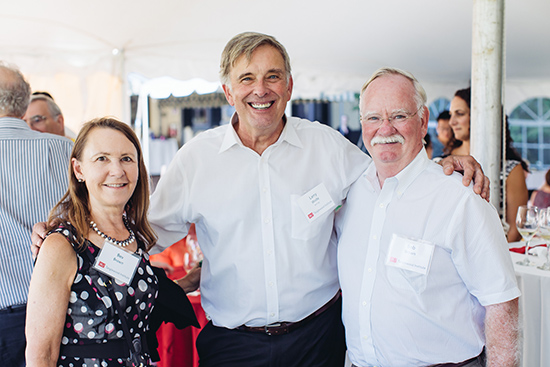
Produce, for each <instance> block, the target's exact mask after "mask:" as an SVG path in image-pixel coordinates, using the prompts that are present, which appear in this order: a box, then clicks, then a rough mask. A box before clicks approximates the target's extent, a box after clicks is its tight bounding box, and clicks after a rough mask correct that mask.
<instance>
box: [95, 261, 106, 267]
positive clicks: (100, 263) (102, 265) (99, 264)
mask: <svg viewBox="0 0 550 367" xmlns="http://www.w3.org/2000/svg"><path fill="white" fill-rule="evenodd" d="M97 266H99V267H100V268H104V267H105V263H104V262H103V261H100V262H98V263H97Z"/></svg>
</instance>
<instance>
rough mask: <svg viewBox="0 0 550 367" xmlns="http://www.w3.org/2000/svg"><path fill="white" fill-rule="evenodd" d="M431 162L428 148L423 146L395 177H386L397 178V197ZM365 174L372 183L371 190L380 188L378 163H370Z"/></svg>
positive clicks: (369, 186)
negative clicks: (427, 151)
mask: <svg viewBox="0 0 550 367" xmlns="http://www.w3.org/2000/svg"><path fill="white" fill-rule="evenodd" d="M429 162H430V159H429V158H428V154H427V153H426V150H425V149H424V148H422V150H421V151H420V152H418V154H417V155H416V157H415V158H414V159H413V160H412V162H411V163H409V164H408V165H407V166H406V167H405V168H403V169H402V170H401V172H399V173H398V174H397V175H395V176H393V177H388V178H387V179H386V182H387V181H388V180H397V188H396V192H397V197H401V195H403V194H404V193H405V190H407V188H408V187H409V185H410V184H411V183H412V182H413V181H414V180H415V179H416V177H418V175H419V174H420V173H421V172H422V171H423V170H424V169H425V168H426V167H427V166H428V164H429ZM363 176H364V177H365V178H366V179H367V180H368V181H369V182H370V185H367V187H368V188H369V190H372V191H373V192H374V191H379V190H380V183H379V181H378V175H377V172H376V165H375V164H374V162H373V163H371V164H370V165H369V167H368V168H367V170H366V171H365V173H364V174H363Z"/></svg>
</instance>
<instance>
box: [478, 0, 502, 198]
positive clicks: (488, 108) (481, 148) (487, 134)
mask: <svg viewBox="0 0 550 367" xmlns="http://www.w3.org/2000/svg"><path fill="white" fill-rule="evenodd" d="M503 25H504V0H496V1H495V0H474V7H473V29H472V100H471V111H470V113H471V119H470V121H471V123H470V144H471V146H470V154H471V155H472V156H474V157H475V158H476V159H477V161H478V162H479V163H480V164H481V166H482V167H483V170H484V172H485V175H487V176H488V177H489V179H490V180H491V204H493V205H494V206H495V208H499V205H500V194H499V193H500V179H499V176H500V168H501V167H500V163H499V161H500V152H501V144H502V140H501V128H502V110H501V107H502V90H503V85H502V75H503V63H504V62H503V50H504V47H503V45H504V26H503Z"/></svg>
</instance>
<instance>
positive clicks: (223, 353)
mask: <svg viewBox="0 0 550 367" xmlns="http://www.w3.org/2000/svg"><path fill="white" fill-rule="evenodd" d="M341 313H342V300H341V299H340V300H338V302H336V303H335V304H334V305H332V306H331V307H330V308H328V309H327V310H326V311H325V312H323V313H322V314H321V315H319V316H317V317H315V318H314V319H313V320H311V321H309V322H307V323H306V324H305V325H303V326H301V327H299V328H298V329H296V330H294V331H292V332H290V333H288V334H284V335H267V334H261V333H253V332H250V331H244V330H236V329H226V328H223V327H216V326H214V325H212V322H209V323H208V324H207V325H206V326H205V327H204V328H203V330H202V331H201V333H200V334H199V337H198V338H197V351H198V352H199V365H200V366H201V367H233V366H234V367H279V366H280V367H341V366H343V365H344V361H345V354H346V344H345V339H344V326H343V324H342V319H341Z"/></svg>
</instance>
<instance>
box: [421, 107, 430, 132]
mask: <svg viewBox="0 0 550 367" xmlns="http://www.w3.org/2000/svg"><path fill="white" fill-rule="evenodd" d="M422 108H423V109H424V114H423V116H422V119H421V124H422V125H421V126H420V129H421V130H422V136H425V135H426V133H427V132H428V121H430V109H429V108H428V107H426V106H424V107H422Z"/></svg>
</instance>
